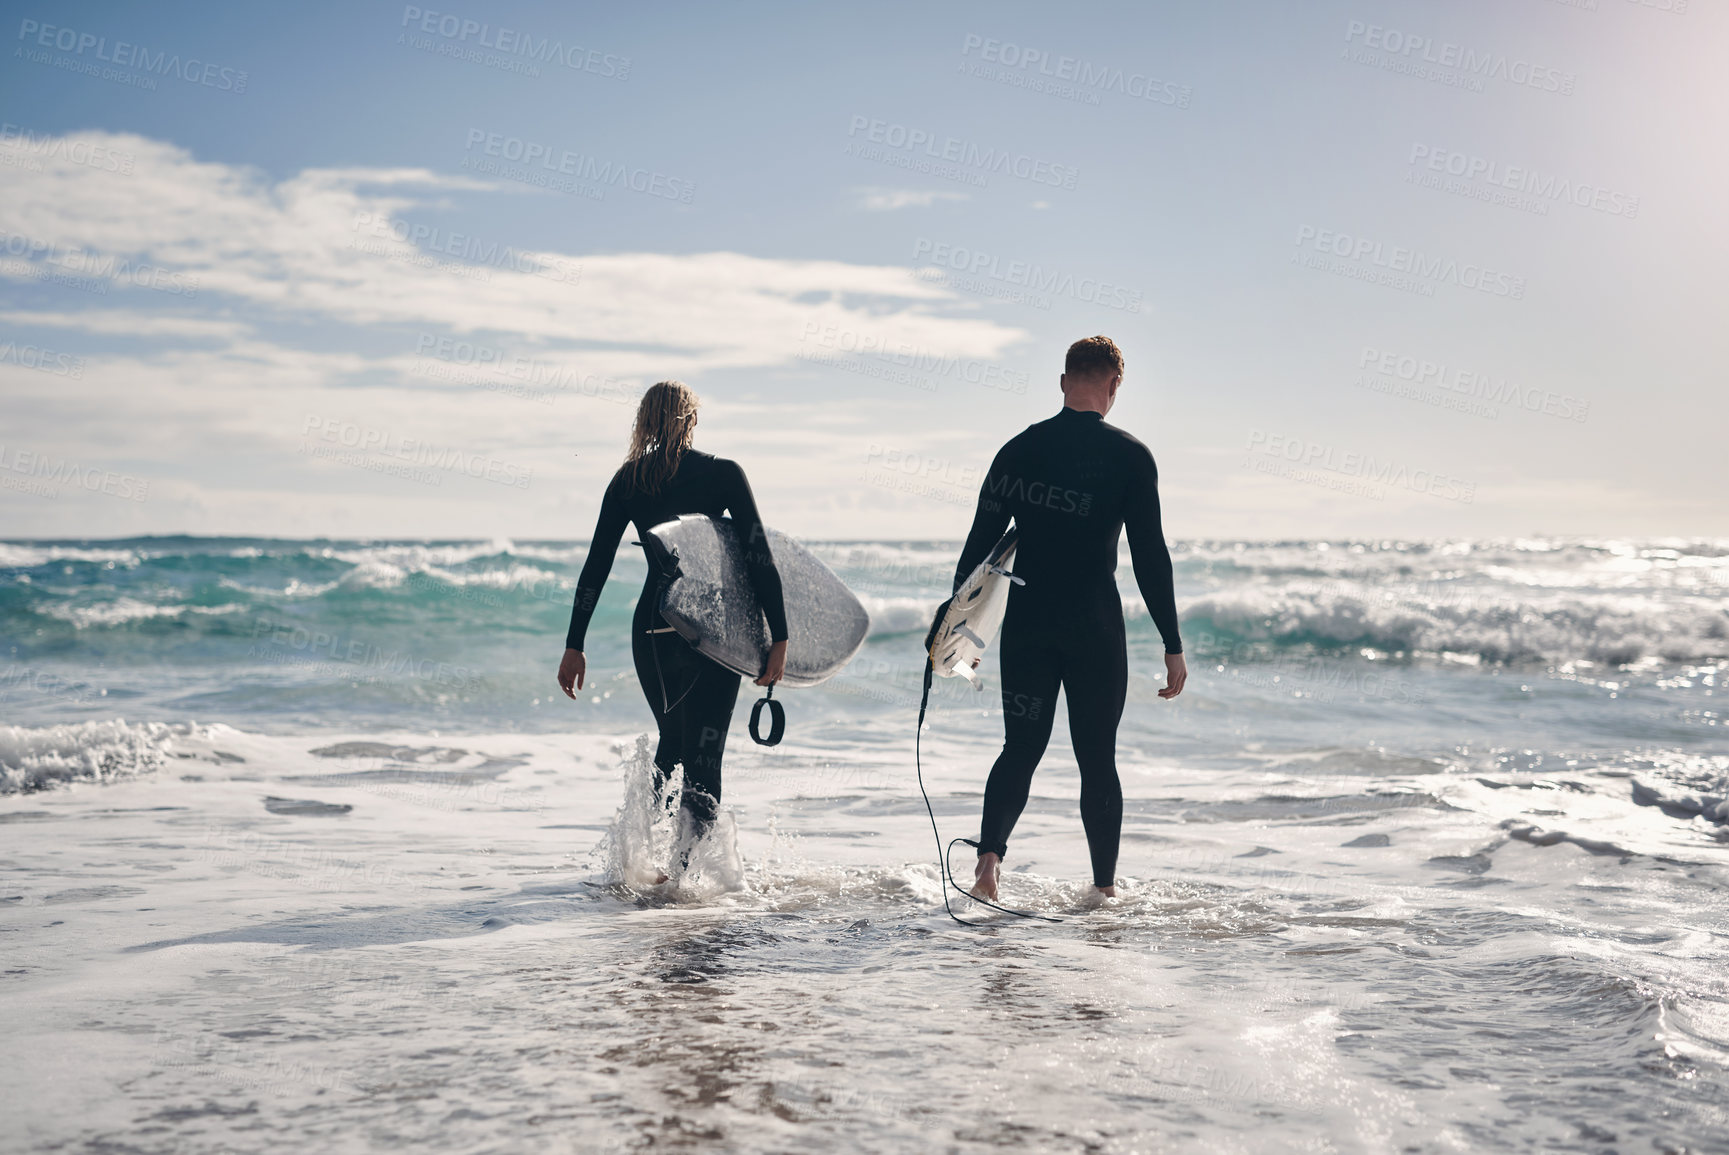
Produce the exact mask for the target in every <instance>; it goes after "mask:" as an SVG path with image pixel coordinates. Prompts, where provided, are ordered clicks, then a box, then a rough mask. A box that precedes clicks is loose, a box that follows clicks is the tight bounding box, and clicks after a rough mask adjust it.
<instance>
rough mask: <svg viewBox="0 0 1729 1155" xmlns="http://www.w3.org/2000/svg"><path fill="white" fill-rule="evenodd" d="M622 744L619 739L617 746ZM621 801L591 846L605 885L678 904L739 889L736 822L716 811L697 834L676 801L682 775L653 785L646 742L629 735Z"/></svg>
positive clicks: (650, 746) (644, 737) (742, 884)
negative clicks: (706, 827)
mask: <svg viewBox="0 0 1729 1155" xmlns="http://www.w3.org/2000/svg"><path fill="white" fill-rule="evenodd" d="M621 746H622V744H621ZM623 770H624V800H623V801H622V802H621V803H620V804H619V807H618V811H617V812H616V813H615V814H614V815H613V817H612V823H611V825H610V826H608V827H607V831H606V834H605V835H604V836H603V837H602V839H601V841H600V843H599V845H598V846H597V847H596V853H597V855H599V857H600V858H601V860H602V862H603V863H604V864H605V870H606V882H607V884H608V885H612V886H624V887H627V888H629V889H631V890H634V891H639V892H651V893H653V894H656V895H657V896H662V897H666V898H670V899H673V900H675V901H681V902H700V901H703V900H705V899H711V898H714V897H716V896H718V895H721V894H727V893H730V892H733V891H738V890H743V889H744V888H745V879H744V862H743V859H742V858H741V857H740V856H739V852H738V824H737V822H736V821H735V820H734V819H733V815H732V812H731V811H729V810H726V809H722V810H721V811H720V813H719V814H718V815H716V817H715V820H714V824H713V825H712V826H711V827H710V828H709V830H708V832H707V833H706V834H705V835H703V836H701V837H697V836H696V834H695V832H694V831H693V830H692V829H691V826H690V818H689V815H688V814H687V813H686V812H685V811H684V810H683V809H682V808H681V807H680V806H679V805H678V800H679V798H680V796H681V795H682V793H683V788H684V772H683V770H679V771H677V772H676V773H675V774H674V775H673V776H672V777H671V778H669V779H668V780H667V783H666V786H665V788H664V789H662V790H656V789H655V785H654V777H655V768H654V747H653V743H652V741H651V740H650V738H649V736H648V735H647V734H638V735H637V736H636V743H635V746H634V747H633V748H632V749H631V751H630V753H629V754H627V755H626V756H625V757H624V759H623Z"/></svg>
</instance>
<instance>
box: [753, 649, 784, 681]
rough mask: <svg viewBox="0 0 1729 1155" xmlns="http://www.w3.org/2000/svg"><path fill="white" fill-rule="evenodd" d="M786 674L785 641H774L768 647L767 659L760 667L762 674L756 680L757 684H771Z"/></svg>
mask: <svg viewBox="0 0 1729 1155" xmlns="http://www.w3.org/2000/svg"><path fill="white" fill-rule="evenodd" d="M785 676H786V642H785V641H784V640H782V641H778V642H776V643H775V644H774V645H772V646H770V647H769V648H768V661H767V662H766V663H764V665H763V668H762V676H761V677H760V678H758V679H757V680H756V684H757V685H759V686H772V685H774V684H775V683H776V682H778V681H780V680H781V678H783V677H785Z"/></svg>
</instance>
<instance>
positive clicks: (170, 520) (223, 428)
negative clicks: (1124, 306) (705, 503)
mask: <svg viewBox="0 0 1729 1155" xmlns="http://www.w3.org/2000/svg"><path fill="white" fill-rule="evenodd" d="M68 139H76V140H79V141H82V142H85V143H87V144H91V145H100V146H102V147H103V148H104V149H106V150H108V151H110V152H119V153H124V154H127V155H129V156H130V157H132V158H133V163H132V165H131V170H130V172H113V171H104V170H102V169H100V168H96V167H92V166H90V165H80V164H75V163H72V162H71V161H69V160H67V159H66V158H67V157H68V156H71V155H79V156H88V155H92V154H93V150H91V149H71V148H60V149H41V150H39V151H38V153H37V157H38V159H39V160H40V163H39V164H35V165H32V166H28V167H26V166H4V165H0V284H6V283H10V284H11V285H14V286H19V287H21V288H23V289H24V290H25V291H26V292H27V294H28V296H27V298H26V299H27V300H28V301H29V305H27V306H22V307H14V308H11V309H6V310H3V311H0V340H6V339H17V340H20V341H23V340H30V339H34V340H35V341H36V342H37V344H38V345H42V346H49V347H52V348H53V349H54V350H55V351H56V353H60V352H64V353H66V354H68V355H69V356H70V357H75V358H76V359H77V362H76V363H77V364H78V365H79V366H80V368H81V372H80V373H79V374H78V375H77V376H72V375H70V374H57V373H54V372H47V371H43V368H42V367H41V366H31V365H26V364H23V363H22V362H20V363H11V362H7V363H4V364H0V390H3V391H4V392H5V394H6V396H7V398H8V429H7V440H8V443H9V444H12V443H13V442H16V445H17V446H18V447H22V448H26V449H28V450H30V451H31V452H33V453H40V454H46V455H50V456H60V455H65V456H72V457H76V458H77V459H78V460H80V461H89V462H94V463H96V464H99V465H101V466H103V467H104V468H113V469H121V470H125V471H128V472H129V473H130V474H132V475H136V476H139V477H143V478H146V479H148V480H149V481H150V499H149V501H148V502H145V503H134V502H116V501H114V500H113V499H111V498H106V497H103V496H101V495H97V496H94V497H89V496H86V495H80V494H68V495H64V496H62V497H60V498H58V499H55V500H52V501H50V500H46V499H42V498H34V497H33V498H31V499H30V500H22V499H19V500H16V501H14V500H11V499H10V498H8V499H7V501H6V502H5V503H3V504H0V512H3V513H4V515H5V521H6V525H5V527H4V529H5V530H6V531H10V532H13V533H20V532H22V533H38V534H40V533H47V532H66V531H67V527H69V526H71V525H73V524H74V523H76V525H77V527H78V529H79V530H80V531H81V532H139V531H155V532H162V531H177V530H191V531H195V532H272V531H278V530H281V531H290V532H299V533H306V532H321V531H322V527H324V526H326V525H328V526H329V527H331V528H332V530H334V528H335V527H336V526H339V525H340V526H342V527H344V529H345V530H346V531H349V532H362V531H364V532H374V533H376V532H381V531H382V532H386V533H404V532H406V533H428V532H435V531H440V532H447V533H448V532H452V531H457V530H458V529H459V526H458V525H457V524H456V523H455V522H453V521H452V519H453V518H454V519H456V522H461V523H462V526H463V527H472V526H475V525H487V524H491V523H492V522H493V521H495V520H496V519H497V518H498V517H499V516H500V513H499V512H498V511H499V510H500V509H508V510H509V511H510V517H511V519H512V521H513V529H514V530H515V531H522V530H523V529H525V528H527V527H532V526H533V525H536V524H539V525H543V526H547V527H548V528H549V529H551V531H552V532H565V533H578V534H579V533H583V532H586V530H587V525H586V524H585V523H586V522H587V520H588V517H589V515H588V513H587V512H586V506H587V499H586V498H579V497H577V496H575V495H576V494H586V493H589V492H590V491H591V490H595V489H596V487H598V486H599V485H603V484H604V480H605V477H606V476H607V475H609V474H610V471H611V469H612V468H614V467H615V466H616V464H617V457H618V453H619V451H620V447H621V446H622V444H623V436H624V433H623V431H624V430H625V429H626V428H627V426H628V421H629V413H630V405H631V404H632V403H633V399H634V396H635V394H634V392H633V386H634V387H640V385H641V384H645V383H647V382H648V381H653V380H658V379H660V378H662V377H667V376H681V377H684V378H686V379H687V380H691V381H692V382H693V383H694V384H696V385H697V386H698V388H699V389H702V388H704V387H705V386H704V380H703V374H705V373H706V372H708V371H713V370H740V369H744V370H751V371H753V372H757V371H771V372H772V373H773V374H774V375H773V376H765V377H764V380H765V381H770V382H774V384H773V387H772V390H771V392H772V393H773V394H774V395H775V396H779V397H783V398H788V399H789V400H788V401H787V402H786V403H787V404H791V405H792V407H793V409H794V410H796V411H797V412H796V414H792V413H790V412H789V413H787V414H783V416H786V417H787V424H786V425H785V427H784V428H783V429H780V430H777V431H775V432H779V433H783V434H784V436H779V437H765V436H763V432H764V431H762V430H755V431H753V430H752V429H751V428H750V425H751V422H750V421H749V420H748V419H746V420H740V419H739V418H740V417H741V416H745V415H766V414H767V413H769V412H771V410H769V409H759V408H753V406H758V405H760V402H750V403H741V400H740V399H738V398H731V397H728V396H726V395H725V393H724V391H723V392H722V393H720V394H717V395H714V396H712V397H711V404H712V405H713V408H711V409H709V410H707V411H706V412H707V413H708V414H709V415H710V417H711V421H710V422H708V423H707V424H706V425H705V428H706V429H707V435H706V436H707V437H709V438H712V439H713V440H712V443H711V444H710V447H711V448H713V449H715V450H718V451H721V452H726V451H727V450H728V445H729V443H735V442H736V443H737V444H740V445H743V444H745V442H747V441H748V442H749V444H750V445H751V446H754V449H755V453H757V454H759V455H761V456H762V458H763V460H762V461H761V462H760V464H761V465H762V467H763V469H764V471H765V472H769V471H773V472H776V473H778V475H780V476H783V477H785V478H799V477H806V478H808V477H811V476H813V472H812V471H813V470H815V471H816V472H817V473H818V474H820V475H821V476H823V477H827V476H828V474H830V473H836V476H837V477H841V479H842V481H844V480H845V475H846V472H847V468H848V466H847V465H846V463H847V462H850V461H851V460H852V459H853V458H854V457H855V456H856V454H857V453H858V452H860V448H859V445H858V444H855V442H859V440H860V439H861V438H867V437H868V434H866V433H864V432H863V431H862V430H859V429H854V428H853V426H854V425H856V421H854V420H852V419H851V418H849V419H848V420H847V421H845V422H841V423H839V424H835V422H834V421H832V420H830V419H831V418H834V417H835V416H836V414H837V413H840V412H842V410H837V409H836V407H835V406H834V405H833V402H832V397H833V396H834V394H833V393H831V391H830V388H829V386H833V388H835V389H838V390H857V389H858V387H859V386H860V384H861V383H863V382H871V383H872V385H873V386H875V385H876V382H875V379H874V378H869V377H863V376H859V375H858V374H849V373H845V372H840V371H836V370H835V369H833V368H824V367H816V368H813V367H812V366H811V364H810V362H809V361H807V360H801V357H800V354H801V353H806V354H808V353H812V352H818V353H822V354H825V355H847V354H849V352H850V353H852V354H855V355H856V354H857V352H858V350H859V349H861V348H862V349H865V350H869V349H870V348H872V347H873V346H874V348H876V349H878V350H882V349H889V348H908V349H913V350H917V351H919V352H920V353H921V354H927V355H933V356H942V357H948V358H954V357H959V358H972V359H978V360H979V361H992V362H995V361H999V360H1003V359H1005V353H1006V351H1007V350H1009V349H1010V348H1011V347H1012V346H1014V345H1015V344H1016V343H1018V342H1020V341H1022V340H1024V339H1025V337H1026V334H1025V333H1024V332H1023V331H1022V330H1020V329H1017V328H1013V327H1010V326H1007V325H1003V324H999V323H997V322H994V321H991V320H988V319H986V318H984V317H983V316H981V314H980V311H979V309H978V307H977V305H976V303H973V302H969V301H967V300H964V299H962V298H959V297H957V296H956V295H955V294H954V293H953V292H952V291H951V290H948V289H946V288H944V287H943V286H941V285H935V284H931V283H930V282H927V281H923V280H919V279H917V278H915V277H913V276H912V275H911V270H909V269H908V268H906V267H902V266H882V265H864V264H854V263H850V262H845V261H825V260H783V259H779V258H773V257H761V256H753V255H749V254H744V253H737V252H708V253H695V254H670V253H654V252H627V253H617V252H614V253H569V252H557V251H550V250H543V249H523V250H516V249H513V248H511V247H509V246H508V245H505V244H503V243H502V239H501V238H492V237H479V238H475V237H461V238H460V240H459V238H456V237H452V236H450V235H447V234H444V233H439V234H437V235H433V234H432V230H431V228H430V227H429V223H430V222H435V221H441V220H445V219H448V217H446V216H442V215H439V213H440V210H442V209H445V208H448V206H449V202H450V201H451V199H452V198H453V197H461V198H486V197H488V196H491V195H493V193H492V192H491V191H490V186H488V185H487V184H486V183H484V182H480V181H475V180H472V179H469V178H466V177H452V176H448V175H444V174H440V173H435V172H431V171H428V170H424V169H385V170H381V169H315V170H307V171H304V172H301V173H298V174H296V175H293V176H290V177H288V178H286V179H272V178H270V177H268V176H266V175H264V174H261V173H259V172H256V171H254V170H251V169H248V168H244V167H240V166H234V165H226V164H220V163H214V162H210V161H203V160H199V159H198V158H196V157H194V156H193V155H192V154H190V153H189V152H187V151H186V150H184V149H181V148H178V147H176V146H174V145H172V144H169V143H166V142H163V141H159V140H153V139H149V138H147V137H143V136H137V135H128V134H110V133H81V134H76V136H75V137H73V138H68ZM3 147H5V146H4V145H3V144H0V148H3ZM497 192H498V194H500V195H509V196H522V195H535V194H525V193H524V192H523V191H522V190H521V189H519V188H517V187H515V186H511V187H509V188H505V189H499V190H497ZM482 207H485V205H484V201H483V204H482ZM476 227H477V228H483V227H485V226H484V225H480V226H476ZM482 348H484V349H486V350H489V353H488V355H489V356H490V357H492V358H494V360H493V362H492V363H491V364H478V365H477V364H473V363H468V364H464V363H463V361H464V357H465V356H468V355H472V354H473V351H474V350H479V349H482ZM441 350H443V351H445V353H446V355H444V356H440V351H441ZM465 351H466V352H465ZM506 365H508V366H509V368H506ZM521 367H526V368H524V369H523V371H522V372H521V373H518V372H517V369H518V368H521ZM547 379H550V381H551V382H553V383H552V384H550V385H546V386H545V387H544V388H543V387H542V385H543V383H544V382H545V381H546V380H547ZM813 382H814V383H816V384H815V386H814V387H813ZM705 391H707V390H705ZM906 400H907V397H906V395H905V394H903V393H901V392H899V391H898V389H897V388H895V387H889V388H888V389H887V390H886V391H883V390H882V389H881V388H880V387H878V388H873V390H872V391H870V392H869V395H868V396H864V397H855V398H852V399H850V400H849V402H848V405H847V406H846V407H845V409H844V412H846V413H849V414H854V415H855V416H856V413H857V412H860V411H868V412H871V413H873V414H876V415H877V418H878V419H879V420H880V421H881V422H884V423H887V424H889V425H893V424H894V423H895V422H896V421H897V420H903V421H904V416H903V417H899V418H897V417H896V416H894V414H895V413H896V412H897V411H904V407H905V404H906ZM773 412H776V413H779V412H780V411H779V410H773ZM314 419H316V420H317V421H318V422H326V421H334V422H337V423H339V424H343V425H348V426H356V427H364V428H365V429H368V430H372V431H382V432H384V433H385V434H387V435H388V436H390V437H392V438H397V439H404V440H406V439H413V440H415V441H416V442H417V443H427V444H437V445H441V446H450V447H454V448H458V449H461V450H462V451H464V452H468V453H479V454H485V455H487V456H488V457H489V458H496V459H498V460H501V461H506V462H509V463H511V464H512V465H513V466H520V467H521V468H522V469H523V470H528V469H532V470H534V471H535V472H534V476H535V478H536V479H537V480H536V482H535V484H534V485H533V487H532V488H530V489H523V490H515V489H512V490H508V491H507V490H506V489H504V488H500V487H499V486H497V485H492V484H487V483H485V482H473V481H470V480H465V479H462V478H458V477H455V476H451V477H441V484H439V485H436V486H432V485H425V484H415V483H413V482H408V481H404V480H402V479H401V478H399V477H394V476H390V475H387V474H380V473H378V472H372V471H368V470H366V469H361V468H353V467H346V468H345V467H342V466H339V465H333V464H331V463H330V462H329V461H328V460H325V459H322V458H318V457H315V456H314V455H313V454H311V453H309V452H308V451H307V447H306V441H307V433H306V430H307V429H308V427H309V422H312V421H314ZM741 439H742V440H741ZM771 462H773V464H772V465H771V464H770V463H771ZM836 471H838V473H837V472H836ZM796 488H797V487H796V485H795V489H796ZM798 492H799V498H798V500H800V501H804V500H806V499H807V498H809V499H812V500H814V497H813V495H810V494H806V493H804V492H803V490H799V491H798ZM788 497H789V498H790V497H792V494H789V495H788ZM572 502H576V503H577V505H575V506H573V505H572ZM501 503H502V504H501ZM573 508H581V509H583V511H584V512H583V514H582V515H581V516H579V517H577V518H576V520H575V521H570V520H568V519H569V516H570V514H571V511H572V510H573ZM792 508H793V503H791V502H790V501H789V507H788V511H787V512H788V513H789V514H790V513H791V510H792ZM489 510H491V511H492V512H490V513H489V512H488V511H489ZM441 526H442V527H444V528H443V529H442V530H439V527H441ZM554 527H556V528H554Z"/></svg>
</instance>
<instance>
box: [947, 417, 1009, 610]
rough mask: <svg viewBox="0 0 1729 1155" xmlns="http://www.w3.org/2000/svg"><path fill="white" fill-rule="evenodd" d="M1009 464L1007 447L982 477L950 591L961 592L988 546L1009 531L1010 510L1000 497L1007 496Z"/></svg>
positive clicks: (988, 548)
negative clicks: (962, 584) (983, 477)
mask: <svg viewBox="0 0 1729 1155" xmlns="http://www.w3.org/2000/svg"><path fill="white" fill-rule="evenodd" d="M1009 463H1010V454H1009V447H1008V446H1007V445H1005V446H1003V447H1002V449H1000V450H998V451H997V456H996V460H994V461H992V462H991V467H990V469H989V470H988V471H986V473H985V480H984V484H982V485H980V486H979V504H978V509H977V510H976V511H975V512H974V513H973V528H972V531H971V532H970V533H968V534H967V543H966V545H964V546H962V547H961V560H960V564H959V565H957V566H956V567H955V584H954V585H953V586H952V587H951V591H952V590H958V589H960V588H961V583H962V582H964V581H966V580H967V578H968V577H970V576H972V572H973V571H974V570H975V569H977V568H979V563H980V562H982V561H984V560H985V555H986V554H988V553H990V551H991V546H993V545H995V544H997V542H998V541H999V540H1000V539H1001V538H1002V536H1003V534H1004V533H1005V532H1007V530H1008V528H1009V507H1008V503H1007V502H1005V501H1004V500H1003V499H1002V496H1001V495H1003V494H1006V493H1007V492H1008V485H1007V480H1008V470H1009Z"/></svg>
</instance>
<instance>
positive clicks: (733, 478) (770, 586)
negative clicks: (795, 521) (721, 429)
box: [722, 461, 787, 642]
mask: <svg viewBox="0 0 1729 1155" xmlns="http://www.w3.org/2000/svg"><path fill="white" fill-rule="evenodd" d="M722 468H723V469H725V471H726V472H725V474H724V475H723V477H724V482H725V485H726V508H727V512H729V513H731V514H732V520H733V522H734V523H735V524H736V525H737V526H738V528H739V529H740V531H742V532H743V534H744V564H745V567H746V568H747V569H748V570H749V571H750V582H751V585H752V587H754V588H755V590H756V600H757V604H758V605H760V606H762V614H763V617H765V618H767V619H768V637H769V641H771V642H784V641H786V635H787V631H786V601H785V598H784V596H783V595H782V593H781V584H780V570H778V569H776V568H775V564H774V554H773V553H771V552H770V551H769V548H768V531H767V530H765V529H764V528H763V524H762V517H761V515H759V514H758V513H757V510H756V497H755V496H754V495H753V494H752V493H751V491H750V482H748V481H746V480H745V476H744V470H743V469H741V468H739V465H738V463H737V462H736V461H727V462H725V463H724V464H723V466H722Z"/></svg>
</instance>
